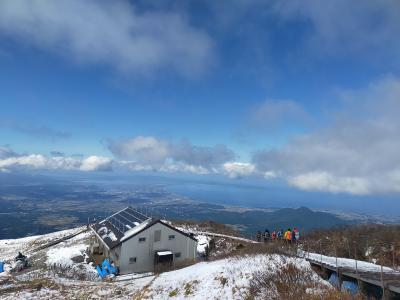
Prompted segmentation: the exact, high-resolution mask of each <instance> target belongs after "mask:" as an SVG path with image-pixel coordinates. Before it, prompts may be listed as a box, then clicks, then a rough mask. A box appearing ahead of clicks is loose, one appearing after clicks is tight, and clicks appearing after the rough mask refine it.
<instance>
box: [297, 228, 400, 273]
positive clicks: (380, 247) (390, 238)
mask: <svg viewBox="0 0 400 300" xmlns="http://www.w3.org/2000/svg"><path fill="white" fill-rule="evenodd" d="M399 235H400V225H382V224H361V225H350V226H342V227H337V228H330V229H320V230H314V231H312V232H310V233H308V234H306V235H304V236H303V237H302V239H301V243H302V244H303V249H304V250H308V249H309V250H310V251H311V252H317V253H321V252H322V254H324V255H329V256H335V254H337V255H338V256H339V257H347V258H355V257H357V259H360V260H365V261H376V263H378V264H383V265H385V266H388V267H393V266H395V267H399V266H400V241H399V239H398V236H399Z"/></svg>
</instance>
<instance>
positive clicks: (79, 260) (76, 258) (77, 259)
mask: <svg viewBox="0 0 400 300" xmlns="http://www.w3.org/2000/svg"><path fill="white" fill-rule="evenodd" d="M71 260H72V261H73V262H74V263H82V262H84V260H85V259H84V258H83V256H82V255H77V256H74V257H72V258H71Z"/></svg>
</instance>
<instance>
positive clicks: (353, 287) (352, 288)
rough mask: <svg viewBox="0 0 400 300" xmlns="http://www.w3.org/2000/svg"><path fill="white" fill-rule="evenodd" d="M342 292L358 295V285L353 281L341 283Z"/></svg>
mask: <svg viewBox="0 0 400 300" xmlns="http://www.w3.org/2000/svg"><path fill="white" fill-rule="evenodd" d="M342 291H347V292H350V293H351V294H353V295H356V294H358V285H357V283H356V282H353V281H343V283H342Z"/></svg>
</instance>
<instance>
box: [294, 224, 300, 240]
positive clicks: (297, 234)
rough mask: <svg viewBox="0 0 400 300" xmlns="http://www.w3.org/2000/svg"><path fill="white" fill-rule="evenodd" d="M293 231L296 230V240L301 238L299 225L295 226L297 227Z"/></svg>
mask: <svg viewBox="0 0 400 300" xmlns="http://www.w3.org/2000/svg"><path fill="white" fill-rule="evenodd" d="M293 231H294V236H295V239H296V241H298V240H299V238H300V231H299V230H298V229H297V227H295V228H294V229H293Z"/></svg>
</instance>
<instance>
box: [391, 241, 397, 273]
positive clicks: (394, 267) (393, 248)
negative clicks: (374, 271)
mask: <svg viewBox="0 0 400 300" xmlns="http://www.w3.org/2000/svg"><path fill="white" fill-rule="evenodd" d="M392 254H393V269H394V270H396V257H395V255H396V251H395V246H394V245H392Z"/></svg>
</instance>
